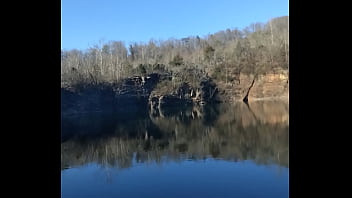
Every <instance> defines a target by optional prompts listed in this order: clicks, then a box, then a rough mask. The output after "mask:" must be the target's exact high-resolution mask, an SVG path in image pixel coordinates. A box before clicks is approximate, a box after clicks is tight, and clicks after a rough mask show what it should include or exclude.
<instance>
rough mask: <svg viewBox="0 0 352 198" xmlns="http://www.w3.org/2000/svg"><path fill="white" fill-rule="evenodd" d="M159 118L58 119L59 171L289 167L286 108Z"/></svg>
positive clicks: (273, 104)
mask: <svg viewBox="0 0 352 198" xmlns="http://www.w3.org/2000/svg"><path fill="white" fill-rule="evenodd" d="M162 111H163V112H162V113H155V112H148V111H141V112H137V113H134V114H124V115H115V114H90V115H84V116H77V117H70V118H67V117H66V118H62V144H61V145H62V152H61V158H62V160H61V168H62V169H66V168H69V167H76V166H81V165H85V164H89V163H97V164H100V165H102V166H105V167H114V168H129V167H131V166H133V164H134V163H137V164H138V163H146V162H155V163H163V162H166V161H176V162H177V161H184V160H195V161H197V160H204V159H206V158H215V159H222V160H226V161H243V160H252V161H254V162H255V163H257V164H276V165H279V166H283V167H288V104H287V103H285V102H281V101H257V102H252V103H249V106H247V105H246V104H245V103H237V104H235V105H229V104H226V105H225V104H221V105H212V106H202V107H191V108H184V109H172V108H170V109H163V110H162Z"/></svg>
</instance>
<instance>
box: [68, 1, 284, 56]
mask: <svg viewBox="0 0 352 198" xmlns="http://www.w3.org/2000/svg"><path fill="white" fill-rule="evenodd" d="M279 16H288V0H62V1H61V49H64V50H70V49H80V50H84V49H87V48H88V47H90V46H93V45H94V44H98V43H99V41H100V40H101V41H103V43H104V42H107V41H111V40H114V41H124V42H125V44H129V43H131V42H148V41H149V40H150V39H152V38H153V39H156V40H159V39H161V40H166V39H169V38H175V39H180V38H184V37H187V36H197V35H198V36H200V37H203V36H206V35H207V34H210V33H215V32H217V31H220V30H226V29H227V28H230V29H232V28H239V29H243V28H244V27H246V26H248V25H250V24H251V23H255V22H262V23H265V22H267V21H268V20H269V19H271V18H274V17H279Z"/></svg>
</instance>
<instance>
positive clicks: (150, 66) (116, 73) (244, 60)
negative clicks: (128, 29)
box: [61, 16, 289, 88]
mask: <svg viewBox="0 0 352 198" xmlns="http://www.w3.org/2000/svg"><path fill="white" fill-rule="evenodd" d="M288 49H289V43H288V16H284V17H278V18H274V19H272V20H270V21H269V22H267V23H266V24H262V23H255V24H251V25H250V26H248V27H246V28H244V29H243V30H238V29H232V30H231V29H226V30H225V31H219V32H216V33H214V34H210V35H208V36H205V37H204V38H200V37H199V36H195V37H194V36H190V37H187V38H182V39H168V40H166V41H156V40H150V41H149V43H132V44H130V45H129V46H128V47H126V46H125V44H124V43H123V42H121V41H110V42H108V43H100V44H99V45H96V46H94V47H92V48H89V49H87V50H86V51H79V50H70V51H62V52H61V79H62V86H63V87H66V86H69V87H75V86H81V87H84V86H87V85H90V84H93V85H98V84H101V83H114V82H115V83H116V82H119V81H120V80H122V79H125V78H128V77H131V76H134V75H142V76H143V75H146V74H150V73H152V72H156V73H165V72H169V73H170V74H171V76H172V82H171V83H172V86H171V87H170V85H169V84H170V82H168V83H164V84H165V86H168V87H169V88H172V87H177V84H180V83H184V82H187V83H190V84H191V85H194V86H197V85H198V84H199V80H200V78H201V77H202V76H209V77H212V78H213V79H214V80H215V81H216V82H221V83H226V84H227V83H230V82H231V81H235V80H237V79H236V78H237V77H238V75H239V74H240V73H246V74H255V75H256V74H260V73H266V72H269V71H272V70H273V69H276V68H283V69H287V68H288ZM194 71H198V73H197V72H194ZM199 73H201V74H202V75H198V74H199ZM160 86H161V85H159V86H158V87H159V88H160Z"/></svg>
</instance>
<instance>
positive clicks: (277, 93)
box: [217, 70, 289, 102]
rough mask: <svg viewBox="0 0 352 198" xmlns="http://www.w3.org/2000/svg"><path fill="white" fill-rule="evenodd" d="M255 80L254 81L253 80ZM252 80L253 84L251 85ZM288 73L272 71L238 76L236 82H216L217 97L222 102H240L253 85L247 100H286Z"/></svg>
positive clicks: (285, 71)
mask: <svg viewBox="0 0 352 198" xmlns="http://www.w3.org/2000/svg"><path fill="white" fill-rule="evenodd" d="M254 79H255V80H254ZM253 80H254V83H253ZM288 81H289V76H288V71H287V70H274V71H272V72H268V73H266V74H260V75H258V76H256V77H255V75H248V74H243V73H241V74H239V75H238V80H236V81H233V82H229V83H227V84H226V83H221V82H217V84H218V87H219V93H220V94H219V95H220V98H221V100H222V101H227V102H233V101H241V100H242V99H243V98H244V97H245V96H246V93H247V91H248V89H249V87H251V84H252V83H253V87H251V89H250V92H249V93H248V100H258V99H264V98H285V99H288V94H289V93H288Z"/></svg>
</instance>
